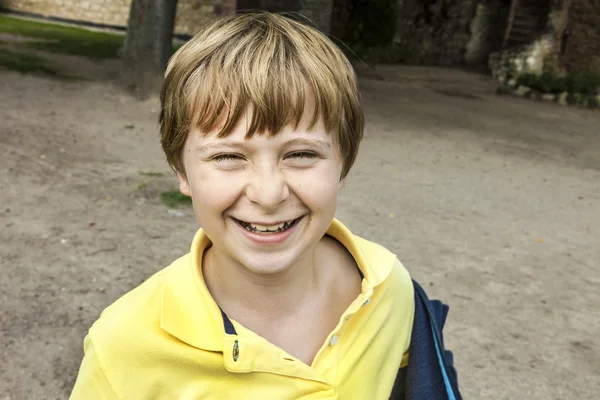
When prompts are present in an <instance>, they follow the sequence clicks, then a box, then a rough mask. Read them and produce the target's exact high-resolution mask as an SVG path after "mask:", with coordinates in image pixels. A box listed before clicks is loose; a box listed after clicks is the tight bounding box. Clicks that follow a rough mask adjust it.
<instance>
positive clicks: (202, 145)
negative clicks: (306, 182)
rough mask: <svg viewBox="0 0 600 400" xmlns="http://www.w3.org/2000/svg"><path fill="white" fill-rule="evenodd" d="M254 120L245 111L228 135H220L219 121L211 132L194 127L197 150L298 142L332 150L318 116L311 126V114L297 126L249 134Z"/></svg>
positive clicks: (294, 143)
mask: <svg viewBox="0 0 600 400" xmlns="http://www.w3.org/2000/svg"><path fill="white" fill-rule="evenodd" d="M251 121H252V114H251V112H248V113H245V114H244V115H243V116H242V117H241V118H240V119H239V121H238V122H237V124H236V125H235V127H234V128H233V130H231V132H229V133H228V134H227V135H220V132H221V126H220V124H218V123H217V124H216V125H215V127H214V128H213V129H212V130H210V131H209V132H202V131H200V130H199V129H194V130H192V131H191V132H190V138H193V140H192V141H193V142H194V143H193V145H194V146H196V147H197V150H204V149H210V148H215V147H244V148H269V147H279V146H282V145H299V146H302V145H304V146H312V147H318V148H320V149H321V150H323V151H326V150H330V149H332V148H333V147H334V146H333V143H332V137H331V135H329V134H328V133H327V132H326V130H325V126H324V124H323V121H322V119H318V120H317V122H316V124H314V126H312V127H311V126H310V122H311V121H310V116H309V117H303V118H302V119H301V120H300V122H299V123H298V125H297V126H295V124H293V123H289V124H287V125H285V126H284V127H283V128H282V129H281V130H280V131H279V132H264V131H263V132H261V131H257V132H255V133H254V134H252V135H248V132H249V128H250V124H251Z"/></svg>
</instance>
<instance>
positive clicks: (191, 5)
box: [4, 0, 236, 35]
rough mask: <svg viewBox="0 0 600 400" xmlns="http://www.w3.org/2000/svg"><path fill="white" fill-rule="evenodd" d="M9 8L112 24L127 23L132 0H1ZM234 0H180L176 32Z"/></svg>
mask: <svg viewBox="0 0 600 400" xmlns="http://www.w3.org/2000/svg"><path fill="white" fill-rule="evenodd" d="M4 3H5V7H6V8H7V9H8V10H14V11H23V12H28V13H34V14H40V15H43V16H51V17H57V18H64V19H67V20H73V21H85V22H91V23H95V24H103V25H111V26H120V27H125V26H127V19H128V17H129V6H130V4H131V0H4ZM235 7H236V0H179V2H178V4H177V16H176V17H175V32H176V33H179V34H187V35H193V34H194V33H195V32H196V31H198V29H199V28H200V27H201V26H202V24H203V23H204V22H205V21H207V20H209V19H211V18H214V17H215V16H218V15H226V14H229V13H232V12H234V11H235Z"/></svg>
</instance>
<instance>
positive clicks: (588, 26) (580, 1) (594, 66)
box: [562, 0, 600, 73]
mask: <svg viewBox="0 0 600 400" xmlns="http://www.w3.org/2000/svg"><path fill="white" fill-rule="evenodd" d="M567 28H568V29H569V31H570V35H569V36H567V37H565V43H564V48H563V49H562V50H563V51H562V53H563V56H562V62H563V64H564V66H565V68H566V70H567V71H592V72H595V73H600V0H572V3H571V8H570V10H569V14H568V23H567Z"/></svg>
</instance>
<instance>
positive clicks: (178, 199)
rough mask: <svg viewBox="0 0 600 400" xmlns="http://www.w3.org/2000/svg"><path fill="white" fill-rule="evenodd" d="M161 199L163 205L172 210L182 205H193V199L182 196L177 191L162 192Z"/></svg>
mask: <svg viewBox="0 0 600 400" xmlns="http://www.w3.org/2000/svg"><path fill="white" fill-rule="evenodd" d="M160 199H161V200H162V201H163V203H165V204H166V205H167V206H168V207H171V208H175V207H177V206H179V205H181V204H192V198H191V197H189V196H186V195H184V194H181V192H180V191H179V190H177V189H173V190H167V191H166V192H162V193H161V194H160Z"/></svg>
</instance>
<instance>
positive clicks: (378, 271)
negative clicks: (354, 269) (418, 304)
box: [355, 236, 412, 294]
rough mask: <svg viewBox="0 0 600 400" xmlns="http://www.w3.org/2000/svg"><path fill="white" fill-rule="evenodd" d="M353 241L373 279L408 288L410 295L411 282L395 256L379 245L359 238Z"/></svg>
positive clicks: (406, 271)
mask: <svg viewBox="0 0 600 400" xmlns="http://www.w3.org/2000/svg"><path fill="white" fill-rule="evenodd" d="M355 241H356V244H357V246H358V248H360V250H361V252H362V254H363V255H364V259H365V261H366V263H367V264H368V266H369V268H370V269H371V270H372V272H373V275H374V279H375V280H377V281H378V282H384V281H388V280H391V281H393V282H394V283H395V284H396V285H402V286H410V287H411V294H412V280H411V277H410V274H409V272H408V270H407V269H406V267H404V265H403V264H402V262H400V260H399V259H398V257H397V256H396V254H394V253H392V252H391V251H390V250H388V249H387V248H385V247H384V246H382V245H380V244H379V243H375V242H372V241H370V240H367V239H364V238H362V237H359V236H355Z"/></svg>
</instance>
